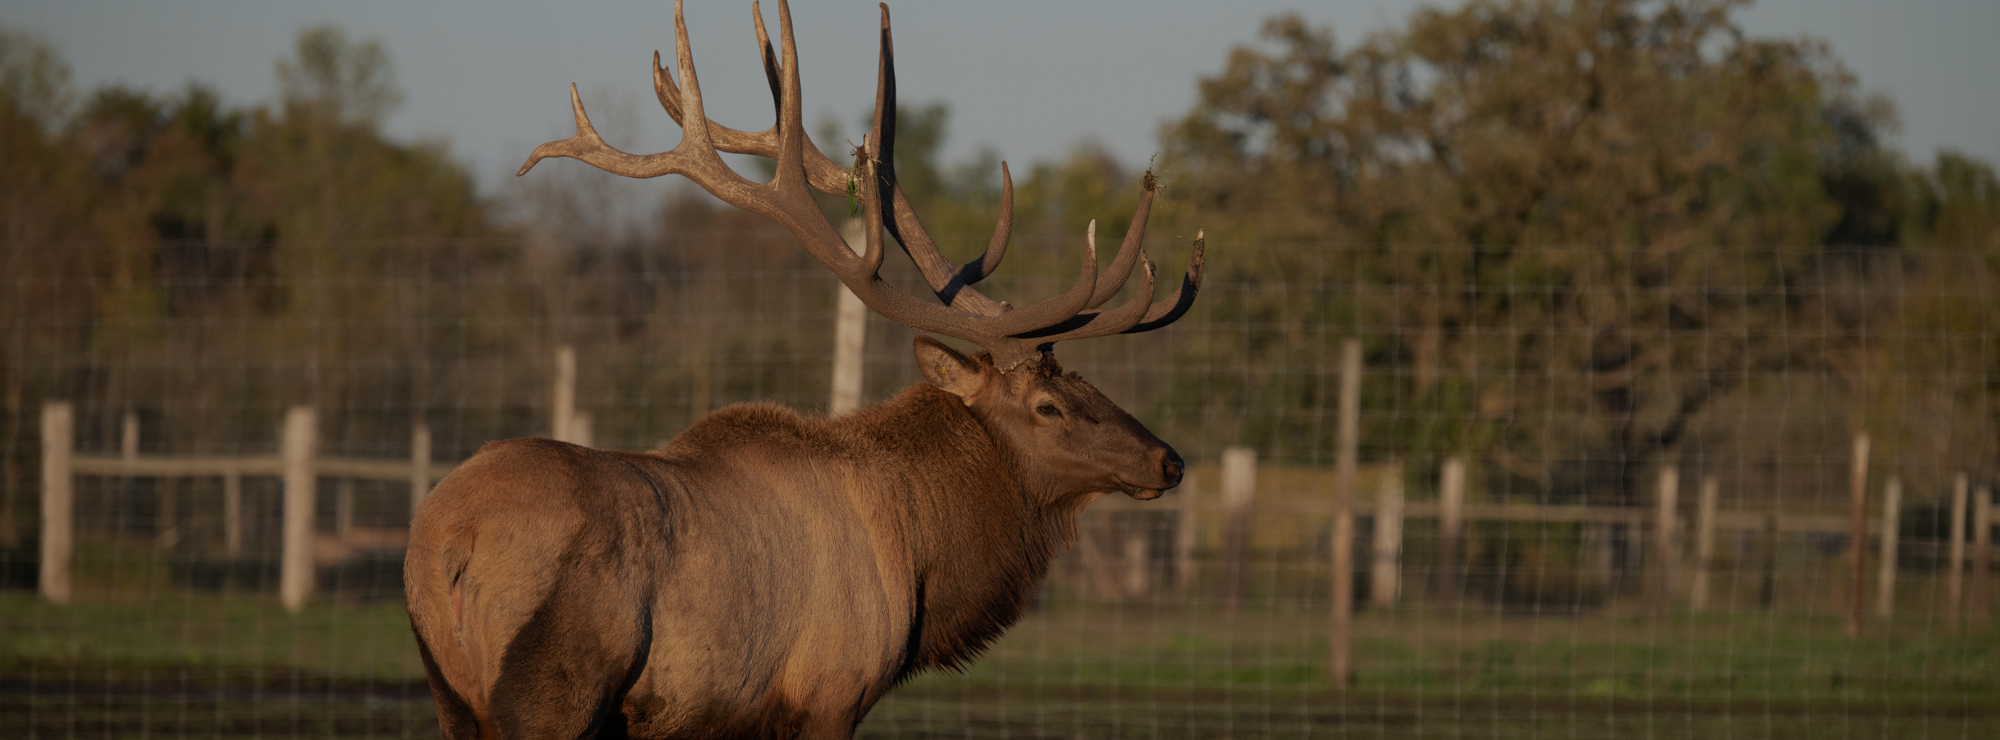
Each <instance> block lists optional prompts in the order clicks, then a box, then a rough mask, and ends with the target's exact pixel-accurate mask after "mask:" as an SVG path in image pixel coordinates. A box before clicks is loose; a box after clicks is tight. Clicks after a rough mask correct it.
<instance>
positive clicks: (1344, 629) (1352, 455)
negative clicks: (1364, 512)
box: [1328, 339, 1361, 688]
mask: <svg viewBox="0 0 2000 740" xmlns="http://www.w3.org/2000/svg"><path fill="white" fill-rule="evenodd" d="M1360 406H1361V340H1359V339H1349V340H1347V341H1346V342H1343V343H1341V348H1340V417H1339V426H1338V427H1337V429H1336V437H1335V444H1336V445H1337V446H1338V449H1337V451H1336V452H1335V457H1334V464H1333V543H1332V544H1333V553H1332V554H1333V558H1332V560H1333V614H1332V618H1331V619H1330V620H1329V621H1330V625H1329V627H1330V631H1331V639H1332V642H1333V650H1332V655H1331V656H1330V658H1331V665H1330V668H1329V670H1328V678H1330V679H1331V680H1332V683H1333V685H1334V686H1336V687H1339V688H1346V687H1347V684H1348V679H1349V678H1350V677H1351V676H1352V675H1353V671H1352V660H1353V656H1352V652H1351V651H1352V649H1353V643H1352V640H1351V638H1352V635H1351V634H1350V633H1351V626H1352V622H1353V619H1354V487H1355V485H1356V481H1355V478H1356V477H1357V473H1356V471H1355V468H1356V467H1357V466H1358V465H1359V462H1358V460H1357V457H1358V453H1357V451H1356V448H1357V447H1358V446H1359V445H1360V441H1359V438H1360V436H1361V409H1360Z"/></svg>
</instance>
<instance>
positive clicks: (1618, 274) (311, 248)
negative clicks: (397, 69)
mask: <svg viewBox="0 0 2000 740" xmlns="http://www.w3.org/2000/svg"><path fill="white" fill-rule="evenodd" d="M977 238H983V237H977ZM675 239H677V240H678V241H675V242H674V243H673V244H670V245H666V246H664V247H663V246H659V245H650V246H645V247H601V248H599V247H574V246H551V245H546V244H535V243H532V242H518V241H479V242H462V241H461V242H361V243H337V244H304V245H299V244H285V245H276V244H271V243H256V244H210V243H201V242H190V243H164V244H151V243H148V244H143V245H141V244H116V243H64V244H42V243H31V244H20V243H15V244H4V245H0V332H4V334H0V383H4V387H0V393H4V407H0V457H3V458H4V470H0V476H4V477H0V491H3V492H4V494H5V498H4V501H0V583H4V589H0V736H5V737H32V738H99V737H102V738H125V737H356V738H364V737H365V738H375V737H435V736H437V734H438V727H437V722H436V716H435V710H434V707H433V705H432V703H431V699H430V694H429V690H428V688H427V687H426V685H425V683H424V678H423V671H422V667H421V664H420V662H419V659H418V656H417V651H416V648H415V644H414V641H413V639H412V638H411V636H410V631H409V627H408V623H407V617H406V615H405V613H404V609H403V604H402V590H401V589H402V586H401V581H400V578H401V560H402V548H403V546H404V544H405V542H406V539H407V534H406V532H407V523H408V521H409V518H410V516H411V509H412V505H413V502H414V501H416V500H419V499H420V498H421V496H422V495H423V492H424V491H425V490H427V488H428V485H429V483H430V482H431V481H434V480H435V479H436V478H437V477H439V476H442V475H444V474H445V473H447V472H448V471H449V470H450V468H451V466H452V465H453V464H455V463H456V462H457V461H459V460H462V459H464V458H465V457H466V456H468V455H470V454H472V452H473V451H475V450H476V449H478V447H479V446H480V445H481V444H483V443H485V442H488V441H492V440H497V439H504V438H510V437H519V436H551V435H556V436H563V437H565V438H570V439H581V440H583V441H586V442H588V443H590V444H594V445H598V446H604V447H611V448H620V449H635V450H636V449H648V448H654V447H658V446H659V445H661V444H663V443H665V441H667V440H669V439H671V438H672V437H673V435H674V434H675V433H676V432H677V431H679V430H680V429H682V428H684V427H686V426H687V425H688V424H689V423H690V422H692V421H693V420H695V419H698V418H700V417H702V416H703V415H705V414H707V413H709V412H710V411H712V410H714V409H717V408H720V407H722V406H724V405H727V404H730V403H736V402H744V401H777V402H780V403H785V404H788V405H791V406H793V407H795V408H798V409H800V410H801V411H803V412H806V413H822V412H823V411H824V409H825V408H826V406H827V403H828V400H827V399H828V392H829V383H830V382H831V377H832V371H831V369H830V363H831V361H832V358H833V355H834V349H833V345H834V340H833V335H834V324H835V298H836V290H837V289H838V286H837V284H836V283H835V281H834V280H833V279H832V277H830V276H829V275H828V274H827V273H826V272H825V271H824V270H823V269H821V268H818V267H817V266H816V265H813V264H811V263H810V262H808V261H806V259H804V258H803V257H802V256H801V252H802V250H798V249H797V247H796V246H795V245H792V244H790V243H789V242H788V241H786V240H785V239H784V238H782V236H777V235H773V234H772V233H769V232H728V233H722V232H716V233H708V232H695V233H688V234H682V235H679V236H677V237H675ZM1155 241H1157V242H1158V244H1156V245H1149V249H1150V251H1151V252H1152V253H1153V254H1155V255H1164V256H1163V257H1162V258H1161V259H1160V260H1159V261H1160V262H1161V264H1162V265H1163V268H1162V270H1161V272H1162V279H1161V282H1162V283H1166V282H1168V281H1170V280H1177V279H1178V277H1179V275H1178V268H1177V267H1168V266H1169V265H1177V264H1179V263H1180V262H1181V260H1183V259H1184V257H1185V246H1184V245H1178V244H1175V243H1172V242H1169V241H1166V240H1164V239H1160V238H1157V237H1156V238H1155ZM1019 251H1020V252H1021V253H1022V254H1021V256H1019V257H1017V259H1019V260H1020V261H1021V262H1022V263H1023V264H1022V265H1013V266H1010V268H1008V269H1003V270H1002V273H1003V275H1002V276H997V277H996V278H994V280H993V282H994V283H995V284H994V285H993V286H992V287H990V288H988V287H986V286H985V285H982V289H983V290H986V292H987V293H988V294H989V295H996V296H1000V297H1005V298H1007V299H1008V300H1010V301H1012V302H1013V303H1015V304H1016V305H1024V304H1026V303H1028V302H1030V301H1032V300H1034V299H1037V298H1043V297H1048V296H1052V295H1055V294H1057V293H1059V292H1061V291H1062V290H1064V289H1065V288H1066V287H1067V286H1068V284H1069V283H1070V282H1071V281H1073V280H1074V275H1073V274H1071V273H1065V272H1064V269H1066V268H1065V267H1064V265H1067V264H1068V262H1069V260H1071V259H1072V258H1071V257H1067V256H1062V253H1061V250H1060V249H1059V248H1058V246H1057V245H1034V244H1030V245H1026V246H1024V247H1022V248H1021V249H1020V250H1019ZM1995 260H1996V258H1995V257H1993V256H1989V255H1986V254H1984V253H1981V252H1976V251H1970V250H1966V251H1953V250H1949V249H1938V250H1934V251H1922V252H1919V251H1908V250H1881V249H1833V248H1824V247H1811V248H1803V247H1802V248H1785V247H1755V248H1726V249H1724V248H1714V249H1704V250H1694V249H1685V250H1682V251H1678V252H1675V251H1671V250H1665V251H1663V250H1651V249H1646V248H1639V247H1634V248H1623V247H1602V246H1549V247H1507V248H1502V247H1472V246H1453V245H1443V246H1439V245H1352V244H1313V243H1302V244H1248V245H1244V244H1229V243H1226V241H1225V240H1221V239H1218V240H1216V241H1215V243H1213V244H1211V246H1210V248H1209V253H1208V275H1207V279H1206V282H1205V283H1204V284H1203V286H1202V290H1201V294H1200V298H1199V300H1197V301H1196V303H1195V304H1194V308H1193V310H1192V311H1191V312H1190V313H1189V314H1188V315H1187V316H1186V317H1184V318H1183V319H1181V321H1180V322H1178V323H1177V324H1175V325H1174V326H1172V327H1170V328H1167V329H1165V330H1162V331H1158V332H1152V333H1148V334H1142V335H1134V336H1120V337H1111V338H1104V339H1095V340H1084V341H1077V342H1069V343H1065V344H1063V345H1060V346H1059V347H1058V350H1057V351H1058V355H1059V357H1060V358H1061V361H1062V362H1063V363H1064V365H1065V367H1067V368H1069V369H1071V370H1075V371H1077V372H1078V373H1080V374H1081V375H1082V377H1084V378H1085V379H1087V380H1089V381H1091V382H1092V383H1093V384H1095V385H1096V386H1097V387H1099V388H1100V389H1102V390H1103V391H1104V392H1105V393H1106V394H1107V395H1108V396H1110V397H1111V398H1112V399H1113V400H1115V401H1117V402H1118V403H1120V404H1121V405H1122V406H1124V407H1125V408H1126V409H1128V410H1129V411H1131V412H1132V413H1133V414H1134V415H1135V416H1137V417H1138V418H1139V419H1140V420H1141V421H1143V422H1145V423H1146V424H1147V425H1148V426H1149V427H1150V428H1151V429H1153V430H1154V431H1155V432H1156V433H1158V434H1159V436H1161V437H1162V438H1163V439H1165V440H1167V441H1168V442H1170V443H1171V444H1173V445H1174V446H1175V447H1176V448H1177V449H1178V450H1179V451H1180V452H1181V454H1182V455H1183V456H1184V457H1185V458H1186V459H1187V460H1188V461H1189V463H1190V470H1189V474H1188V476H1187V480H1186V482H1185V483H1184V484H1183V485H1182V486H1181V487H1180V488H1178V489H1176V490H1173V491H1170V492H1169V493H1168V494H1167V495H1166V496H1165V497H1163V498H1161V499H1158V500H1155V501H1147V502H1140V501H1132V500H1127V499H1124V498H1123V497H1107V498H1104V499H1101V500H1100V501H1099V502H1097V503H1096V504H1094V505H1093V507H1092V508H1091V510H1090V511H1088V512H1087V513H1086V514H1085V516H1084V518H1083V520H1082V522H1081V524H1080V526H1079V537H1078V540H1077V544H1076V546H1075V547H1074V548H1073V549H1072V550H1070V551H1069V552H1067V553H1065V554H1064V555H1063V556H1062V557H1061V559H1060V560H1059V561H1058V562H1057V563H1056V564H1055V566H1054V568H1053V569H1052V572H1051V574H1050V576H1049V578H1048V579H1047V580H1046V582H1045V583H1044V584H1043V585H1042V586H1041V588H1040V590H1039V591H1038V592H1037V593H1036V595H1035V597H1034V605H1033V607H1032V608H1031V610H1030V611H1029V613H1028V614H1027V615H1026V616H1025V617H1024V618H1023V619H1022V620H1021V622H1020V623H1018V624H1017V625H1015V626H1014V627H1013V628H1012V630H1011V631H1009V632H1008V633H1007V635H1006V636H1005V637H1003V638H1002V639H1001V640H1000V641H999V642H998V643H997V644H996V645H995V646H994V647H993V648H992V649H991V650H989V651H988V652H987V653H986V654H985V655H984V656H983V657H982V658H980V659H979V660H978V661H976V662H974V663H973V664H972V665H971V666H970V667H969V668H967V669H966V670H964V671H963V672H957V673H936V674H927V675H924V676H920V677H918V678H916V679H914V680H911V681H909V682H908V683H906V684H905V685H903V686H901V687H899V688H898V689H896V690H895V691H894V692H892V693H891V694H890V695H889V697H888V698H887V699H886V700H884V701H883V702H882V703H881V704H879V705H877V706H876V707H875V709H874V710H873V712H872V713H871V714H870V715H869V716H868V718H867V720H866V721H865V722H864V723H863V724H862V725H861V727H860V729H859V735H860V736H863V737H880V738H891V737H897V738H906V737H1038V738H1057V737H1061V738H1070V737H1074V738H1099V737H1114V738H1115V737H1127V738H1179V737H1350V736H1352V737H1372V738H1390V737H1467V736H1477V737H1494V738H1500V737H1523V738H1526V737H1607V738H1609V737H1634V738H1636V737H1646V738H1652V737H1697V736H1699V737H1716V738H1724V737H1727V738H1736V737H1745V738H1749V737H1757V738H1765V737H1856V736H1870V737H1910V738H1970V737H1992V736H1996V735H2000V630H1996V628H1995V626H1994V624H1993V620H1992V604H1991V602H1992V593H1991V592H1992V584H1991V575H1990V573H1991V571H1992V562H1993V560H1994V555H1993V548H1992V526H1993V523H1994V522H1993V515H1992V498H1993V494H1992V487H1993V484H1994V482H1995V481H1996V480H2000V436H1996V428H1995V422H1996V421H2000V404H1996V401H2000V286H1996V285H1995V284H1994V278H1995V277H1996V276H2000V275H1996V273H1995V267H1996V262H1995ZM121 265H122V266H127V267H118V266H121ZM107 266H109V267H107ZM1023 267H1024V268H1025V269H1019V270H1018V271H1017V272H1014V273H1013V274H1015V275H1018V277H1007V276H1006V274H1007V273H1008V272H1009V270H1015V269H1017V268H1023ZM128 268H129V269H128ZM887 269H888V270H889V274H887V275H886V277H887V278H889V279H890V280H891V282H894V283H896V284H898V285H901V286H903V287H904V288H905V289H906V290H908V291H910V292H913V293H915V292H918V286H919V284H918V282H917V279H918V278H917V277H916V276H915V275H914V271H913V270H911V269H909V268H907V266H898V265H895V264H894V261H893V260H892V265H891V266H890V267H889V268H887ZM867 332H868V333H867V339H866V344H865V351H864V353H863V366H864V368H865V372H864V377H865V383H864V392H863V396H864V398H865V401H867V402H874V401H880V400H882V399H885V398H887V397H888V396H890V395H891V394H893V393H894V392H895V391H896V390H897V389H899V388H902V387H905V386H907V385H909V384H912V383H915V382H920V379H919V377H918V375H917V373H916V372H915V367H914V363H913V362H912V358H911V355H910V346H911V340H912V336H913V335H912V333H911V332H910V331H909V330H908V329H905V328H903V327H899V326H895V325H893V324H889V323H888V322H886V321H884V320H882V319H881V318H880V317H875V316H871V317H870V318H869V322H868V325H867ZM1349 340H1353V341H1355V342H1357V343H1358V347H1359V349H1360V356H1361V358H1362V362H1361V364H1360V367H1361V370H1360V380H1359V383H1360V385H1359V387H1360V393H1359V397H1360V403H1359V406H1358V410H1359V419H1360V427H1359V431H1360V433H1359V436H1358V449H1357V456H1358V459H1359V468H1358V474H1357V476H1356V486H1355V488H1354V491H1353V494H1354V499H1353V504H1352V509H1351V512H1352V515H1353V517H1354V519H1353V522H1354V524H1353V537H1352V538H1351V540H1348V541H1345V542H1342V540H1341V538H1340V537H1337V536H1336V533H1335V532H1336V527H1335V522H1336V506H1335V491H1336V488H1337V484H1336V475H1335V467H1336V460H1337V459H1338V457H1339V454H1340V449H1339V448H1340V440H1339V434H1338V431H1337V430H1338V426H1339V424H1338V420H1339V412H1340V409H1339V396H1340V393H1339V389H1340V387H1341V382H1342V379H1343V378H1342V373H1343V371H1342V367H1341V362H1340V358H1341V355H1342V351H1343V347H1344V345H1345V343H1346V342H1348V341H1349ZM297 409H306V410H308V411H309V412H310V415H309V423H310V428H311V429H312V430H313V433H314V436H315V437H316V439H317V442H316V444H315V445H314V446H313V449H312V453H311V454H312V455H314V456H315V459H316V460H317V466H316V468H314V472H313V474H312V480H313V481H314V482H313V484H312V485H311V486H310V490H308V491H305V493H304V498H300V499H296V500H300V501H307V502H308V503H309V506H310V509H311V514H312V516H311V517H310V521H311V522H312V530H311V541H310V543H307V544H303V545H297V546H302V547H306V548H307V550H306V551H307V552H310V562H311V570H310V575H309V576H308V577H307V578H308V579H309V580H307V581H305V582H304V583H305V584H306V585H304V586H301V588H303V589H305V590H304V591H302V592H301V594H300V598H302V599H303V601H302V602H300V603H302V606H300V607H299V608H297V609H288V608H287V604H286V596H287V594H286V593H281V592H284V591H285V589H287V588H289V587H288V586H286V585H285V584H286V583H287V581H286V576H285V573H284V568H283V562H282V561H283V559H284V553H285V552H286V548H287V542H286V537H285V534H284V527H283V524H284V522H285V521H286V515H287V504H286V501H287V498H288V496H293V495H297V491H288V490H287V489H288V486H287V485H286V484H285V482H284V478H283V472H284V469H283V468H282V460H281V458H283V457H284V456H283V455H282V454H281V453H282V452H283V449H284V445H285V444H286V443H285V439H286V438H287V437H286V435H287V434H290V433H291V432H288V431H286V429H287V427H286V424H287V423H288V422H287V419H288V418H291V416H292V415H293V414H296V413H297V411H296V410H297ZM57 418H61V419H66V420H67V421H63V422H61V424H67V426H56V427H51V426H50V424H51V423H54V422H51V419H57ZM52 429H55V430H58V431H61V432H63V433H65V434H67V437H66V438H64V439H53V438H50V437H49V436H48V433H49V432H50V430H52ZM58 448H60V449H59V450H58ZM52 451H53V452H59V453H60V454H56V455H55V457H56V458H59V459H60V461H61V463H60V465H58V466H56V467H51V463H50V462H49V461H50V460H51V459H52ZM50 471H55V473H51V472H50ZM52 474H60V475H62V477H63V478H64V479H65V480H67V481H68V482H67V484H63V483H60V482H57V481H52V480H50V479H49V476H50V475H52ZM65 485H67V487H68V489H69V492H68V494H67V495H68V496H69V501H70V503H69V504H67V505H68V506H69V507H71V508H70V511H71V512H72V514H71V520H70V522H69V523H68V525H67V527H66V532H67V533H63V532H56V531H54V530H52V529H51V525H50V524H49V523H48V522H49V515H50V511H49V510H48V509H46V506H47V502H48V501H49V500H50V498H49V496H50V495H51V491H53V490H59V489H62V488H63V487H64V486H65ZM1857 512H1859V516H1857ZM1857 532H1859V533H1861V536H1860V537H1858V538H1857V537H1856V536H1855V535H1856V533H1857ZM51 537H58V538H68V539H69V542H68V543H67V544H66V545H65V547H67V548H68V549H67V550H66V551H65V552H66V574H65V575H63V576H62V578H63V580H64V582H63V583H62V584H61V591H62V593H59V594H52V593H51V583H50V582H49V581H48V577H49V576H48V574H49V573H50V572H51V571H50V566H49V563H47V562H45V558H46V557H47V555H46V554H47V553H49V552H51V550H50V549H49V540H50V538H51ZM1336 542H1342V544H1345V545H1347V547H1346V549H1345V552H1344V553H1340V552H1336V547H1335V544H1336ZM295 544H296V543H295ZM1337 569H1338V570H1344V571H1345V572H1346V573H1347V574H1348V575H1349V576H1351V579H1352V583H1353V590H1352V594H1353V598H1352V602H1351V603H1350V604H1349V605H1348V606H1347V609H1348V610H1351V613H1352V621H1351V626H1350V627H1349V628H1348V631H1347V632H1345V633H1344V634H1343V635H1337V634H1336V632H1335V629H1334V627H1333V626H1332V625H1333V621H1334V617H1333V615H1334V614H1335V613H1336V611H1339V610H1338V609H1337V608H1336V607H1337V606H1338V605H1337V604H1335V603H1334V599H1333V596H1332V595H1333V591H1334V586H1333V583H1334V581H1335V575H1336V574H1335V571H1336V570H1337ZM1336 642H1339V643H1342V644H1345V645H1347V646H1348V650H1349V653H1348V654H1349V656H1350V658H1349V660H1350V661H1351V663H1350V665H1351V671H1352V674H1351V679H1350V681H1349V682H1348V683H1347V684H1346V685H1345V686H1342V685H1339V683H1338V682H1337V681H1335V680H1333V679H1334V676H1333V675H1332V674H1331V673H1330V658H1329V656H1330V654H1331V653H1333V652H1334V651H1335V649H1336Z"/></svg>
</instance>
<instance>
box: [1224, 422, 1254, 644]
mask: <svg viewBox="0 0 2000 740" xmlns="http://www.w3.org/2000/svg"><path fill="white" fill-rule="evenodd" d="M1256 495H1257V451H1256V450H1253V449H1250V448H1248V447H1231V448H1229V449H1226V450H1223V451H1222V510H1223V517H1224V518H1223V521H1224V525H1223V527H1224V528H1223V531H1222V603H1223V607H1224V608H1226V609H1228V610H1229V611H1232V612H1234V611H1236V610H1237V609H1238V608H1240V607H1241V606H1242V605H1243V590H1244V582H1243V581H1244V576H1245V573H1244V570H1245V562H1244V561H1245V560H1247V559H1248V558H1249V555H1250V552H1249V551H1250V506H1251V503H1252V500H1253V499H1254V498H1255V496H1256Z"/></svg>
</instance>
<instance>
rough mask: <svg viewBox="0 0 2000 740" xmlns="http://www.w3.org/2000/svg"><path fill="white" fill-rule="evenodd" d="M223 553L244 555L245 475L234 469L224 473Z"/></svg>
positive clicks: (230, 555)
mask: <svg viewBox="0 0 2000 740" xmlns="http://www.w3.org/2000/svg"><path fill="white" fill-rule="evenodd" d="M222 551H223V553H224V554H226V555H228V556H229V559H231V560H235V559H236V558H239V557H242V555H243V474H242V473H240V472H237V470H236V469H235V468H233V467H232V468H230V469H229V470H226V471H224V472H223V473H222Z"/></svg>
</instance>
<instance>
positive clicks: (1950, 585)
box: [1944, 473, 1970, 632]
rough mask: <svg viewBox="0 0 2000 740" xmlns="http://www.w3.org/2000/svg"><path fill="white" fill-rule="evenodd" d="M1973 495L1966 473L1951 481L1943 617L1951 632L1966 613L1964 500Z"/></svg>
mask: <svg viewBox="0 0 2000 740" xmlns="http://www.w3.org/2000/svg"><path fill="white" fill-rule="evenodd" d="M1969 495H1970V491H1968V490H1967V481H1966V477H1965V474H1964V473H1959V474H1958V477H1957V478H1954V479H1953V480H1952V482H1951V533H1950V534H1949V535H1947V537H1946V540H1945V541H1946V543H1947V546H1946V547H1947V550H1948V552H1947V554H1946V556H1945V571H1946V573H1945V582H1944V594H1945V597H1944V600H1945V610H1944V618H1945V624H1946V626H1948V627H1950V628H1951V631H1952V632H1957V631H1958V625H1959V620H1960V619H1961V618H1963V617H1964V616H1965V504H1966V498H1967V497H1968V496H1969Z"/></svg>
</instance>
